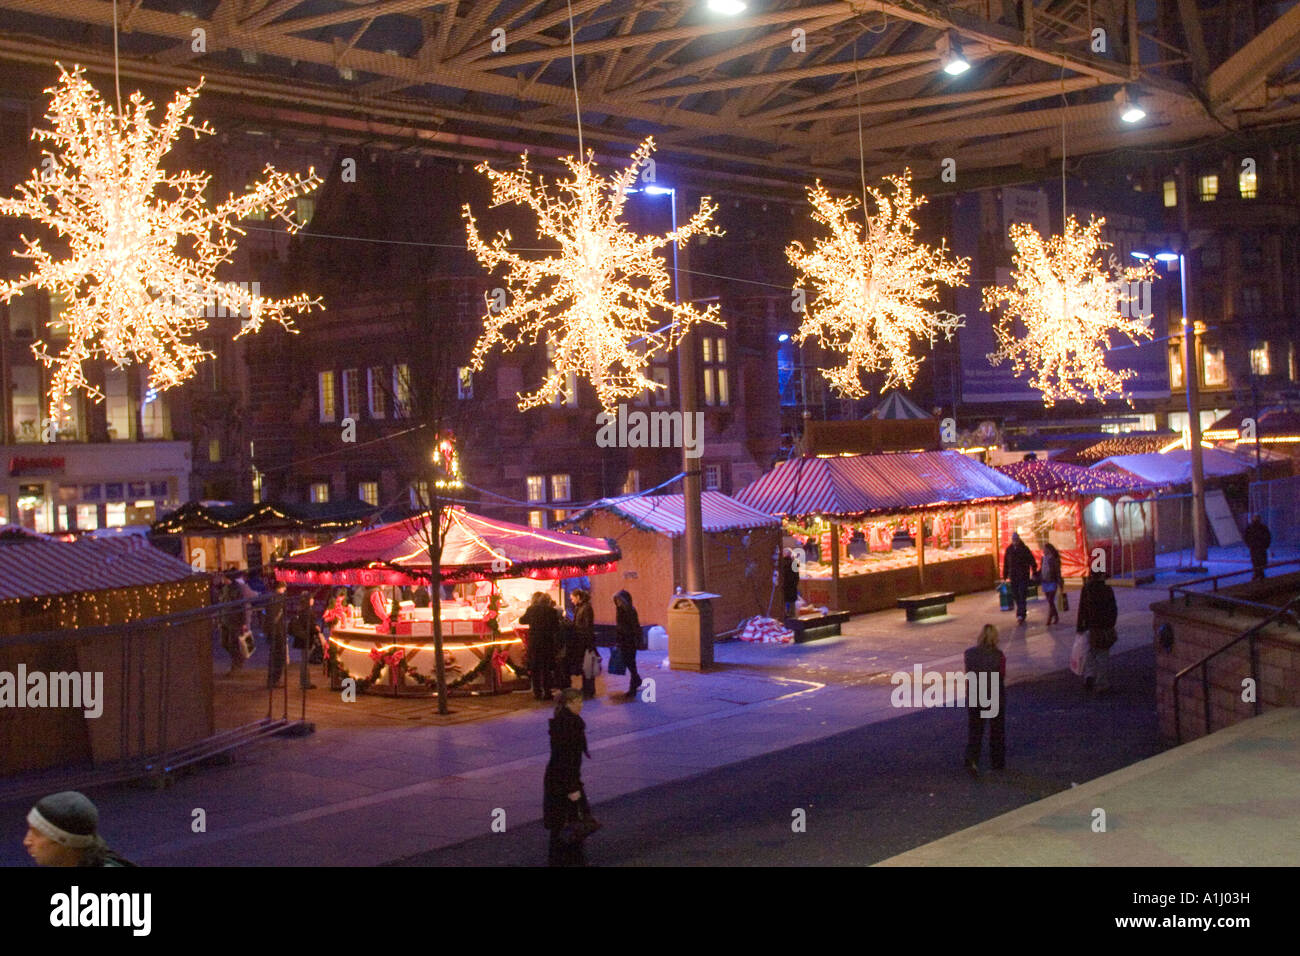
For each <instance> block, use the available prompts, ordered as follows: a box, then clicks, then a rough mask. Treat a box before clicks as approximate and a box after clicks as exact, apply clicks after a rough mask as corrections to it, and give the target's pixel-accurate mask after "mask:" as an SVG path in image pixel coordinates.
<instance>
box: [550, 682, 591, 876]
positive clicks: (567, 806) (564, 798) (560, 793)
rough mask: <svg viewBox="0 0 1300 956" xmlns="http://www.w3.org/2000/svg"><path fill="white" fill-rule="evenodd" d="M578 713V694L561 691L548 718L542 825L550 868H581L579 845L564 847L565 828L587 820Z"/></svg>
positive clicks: (584, 743)
mask: <svg viewBox="0 0 1300 956" xmlns="http://www.w3.org/2000/svg"><path fill="white" fill-rule="evenodd" d="M581 713H582V693H581V691H577V690H574V689H572V688H566V689H565V690H563V691H561V692H560V694H559V696H558V697H557V698H556V701H555V716H554V717H552V718H551V723H550V728H551V759H550V762H549V763H547V765H546V775H545V776H544V778H543V784H542V786H543V792H542V825H543V826H545V827H546V829H547V830H549V831H550V834H551V838H550V847H549V852H548V854H547V862H548V863H549V864H550V865H551V866H585V865H586V858H585V856H584V854H583V845H582V841H577V842H575V843H566V842H565V839H564V834H563V830H564V827H565V825H566V824H569V823H572V822H574V821H575V820H578V819H581V818H582V817H584V816H587V817H589V816H591V807H590V805H589V804H588V803H587V794H586V792H585V791H584V790H583V787H582V758H583V757H584V756H587V757H590V756H591V754H590V753H589V752H588V750H587V725H586V723H585V722H584V721H583V719H582V718H581V717H580V716H579V714H581Z"/></svg>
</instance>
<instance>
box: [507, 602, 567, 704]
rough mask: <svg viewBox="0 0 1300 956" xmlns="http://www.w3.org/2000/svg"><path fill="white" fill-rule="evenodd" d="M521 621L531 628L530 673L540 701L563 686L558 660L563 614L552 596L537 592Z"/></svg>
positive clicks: (535, 692) (529, 644) (536, 695)
mask: <svg viewBox="0 0 1300 956" xmlns="http://www.w3.org/2000/svg"><path fill="white" fill-rule="evenodd" d="M519 623H520V624H522V625H524V626H525V627H527V628H528V672H529V676H530V677H531V678H532V682H533V696H534V697H536V698H537V699H538V700H548V699H549V698H550V696H551V692H552V691H554V690H555V689H556V688H557V687H559V686H560V682H559V681H558V680H557V679H556V671H557V670H558V668H557V667H556V662H555V655H556V652H557V651H558V649H559V641H560V613H559V612H558V611H557V610H556V609H555V605H554V604H553V603H552V602H551V598H550V595H548V594H546V593H545V592H544V591H536V592H534V594H533V600H532V603H531V604H529V605H528V610H526V611H524V613H523V616H522V617H520V618H519ZM565 683H567V681H566V682H565Z"/></svg>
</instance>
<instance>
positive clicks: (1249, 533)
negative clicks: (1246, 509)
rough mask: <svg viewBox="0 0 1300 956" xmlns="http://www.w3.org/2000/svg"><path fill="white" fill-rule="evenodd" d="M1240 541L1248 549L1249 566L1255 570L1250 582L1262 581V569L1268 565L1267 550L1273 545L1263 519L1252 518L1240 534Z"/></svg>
mask: <svg viewBox="0 0 1300 956" xmlns="http://www.w3.org/2000/svg"><path fill="white" fill-rule="evenodd" d="M1241 540H1243V541H1245V542H1246V547H1247V548H1248V549H1250V564H1251V567H1253V568H1254V569H1255V576H1254V578H1252V580H1255V581H1259V580H1262V579H1263V577H1264V568H1265V567H1266V566H1267V565H1268V549H1269V546H1270V545H1271V544H1272V543H1273V535H1271V534H1270V533H1269V530H1268V525H1266V524H1264V519H1263V518H1261V517H1260V516H1259V515H1254V516H1252V517H1251V519H1250V524H1248V525H1246V530H1245V531H1243V532H1242V533H1241Z"/></svg>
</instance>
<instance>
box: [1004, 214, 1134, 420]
mask: <svg viewBox="0 0 1300 956" xmlns="http://www.w3.org/2000/svg"><path fill="white" fill-rule="evenodd" d="M1105 222H1106V220H1105V219H1090V220H1089V221H1088V225H1087V226H1081V225H1079V223H1078V222H1076V221H1075V218H1074V217H1073V216H1070V217H1069V218H1068V219H1067V220H1066V226H1065V235H1064V236H1052V237H1051V239H1049V240H1047V241H1046V242H1044V241H1043V238H1042V237H1041V236H1040V235H1039V234H1038V231H1037V230H1036V229H1034V228H1033V227H1032V226H1029V225H1027V224H1022V223H1016V224H1015V225H1013V226H1012V227H1011V242H1012V244H1013V245H1014V246H1015V250H1016V251H1015V255H1014V256H1013V264H1014V267H1015V268H1014V270H1013V272H1012V273H1011V278H1012V282H1013V285H1011V286H1010V287H1002V286H993V287H990V288H987V289H985V290H984V308H985V309H987V310H989V311H993V310H994V309H997V308H999V307H1001V316H1000V317H999V320H998V323H997V325H995V326H994V332H995V334H996V335H997V342H998V350H997V351H996V352H992V353H990V354H989V361H990V362H992V363H993V365H995V366H996V365H1000V364H1001V363H1002V362H1004V361H1010V362H1011V367H1012V370H1013V371H1014V372H1015V373H1016V374H1017V375H1020V374H1022V373H1023V372H1025V371H1026V370H1028V371H1029V372H1030V380H1029V383H1030V385H1032V386H1033V387H1034V388H1035V389H1037V390H1039V391H1041V392H1042V393H1043V401H1044V403H1045V404H1046V405H1048V406H1049V407H1050V406H1052V405H1054V404H1055V403H1056V401H1057V399H1072V400H1074V401H1076V402H1084V401H1086V400H1087V399H1088V398H1090V397H1093V396H1095V397H1096V398H1097V399H1098V400H1099V401H1102V400H1105V398H1106V396H1107V395H1119V396H1124V380H1125V379H1127V378H1130V377H1131V376H1133V375H1134V374H1136V373H1134V372H1133V371H1132V370H1129V369H1123V370H1120V371H1115V370H1113V369H1111V368H1108V367H1107V366H1106V351H1107V350H1108V349H1110V348H1112V347H1113V346H1112V342H1111V338H1112V335H1115V334H1118V335H1123V336H1127V337H1128V339H1129V340H1130V341H1132V342H1134V343H1136V342H1137V340H1138V339H1139V338H1144V337H1145V338H1148V339H1149V338H1152V331H1151V317H1150V316H1149V315H1148V316H1146V317H1141V316H1137V315H1133V314H1132V313H1135V312H1137V311H1138V309H1137V308H1135V307H1134V305H1135V303H1137V302H1138V301H1139V299H1140V284H1141V283H1144V282H1145V283H1149V282H1151V281H1153V280H1154V279H1155V270H1154V269H1153V268H1152V266H1151V263H1150V262H1147V263H1145V264H1143V265H1141V266H1132V267H1130V268H1126V269H1121V268H1120V267H1119V264H1118V263H1117V262H1116V260H1115V257H1114V255H1111V256H1110V259H1109V262H1108V263H1105V262H1103V261H1102V252H1103V250H1105V249H1108V248H1110V243H1107V242H1103V241H1102V239H1101V227H1102V226H1103V225H1104V224H1105ZM1135 290H1136V291H1135ZM1016 320H1018V321H1019V323H1020V325H1021V326H1023V328H1024V331H1025V334H1024V336H1023V337H1021V336H1017V335H1016V334H1015V322H1016Z"/></svg>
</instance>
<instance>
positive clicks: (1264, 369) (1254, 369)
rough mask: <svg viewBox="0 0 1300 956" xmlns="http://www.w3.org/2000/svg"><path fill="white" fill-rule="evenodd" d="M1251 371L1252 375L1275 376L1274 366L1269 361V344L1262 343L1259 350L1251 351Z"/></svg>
mask: <svg viewBox="0 0 1300 956" xmlns="http://www.w3.org/2000/svg"><path fill="white" fill-rule="evenodd" d="M1250 371H1251V374H1252V375H1271V374H1273V365H1272V363H1271V362H1270V361H1269V359H1268V343H1267V342H1261V343H1260V344H1259V346H1258V347H1257V348H1253V349H1251V350H1250Z"/></svg>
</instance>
